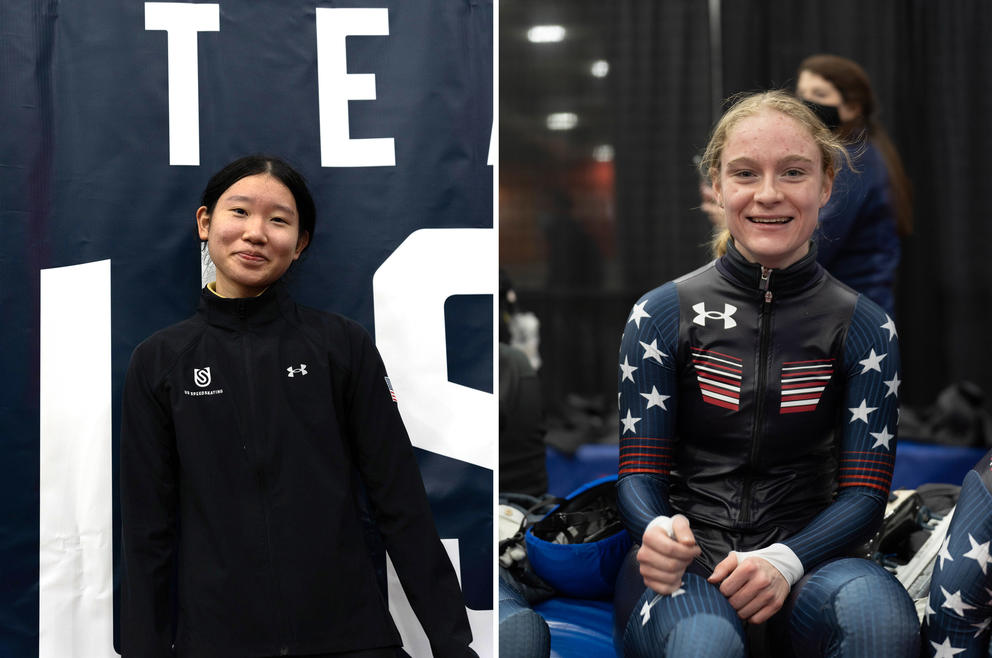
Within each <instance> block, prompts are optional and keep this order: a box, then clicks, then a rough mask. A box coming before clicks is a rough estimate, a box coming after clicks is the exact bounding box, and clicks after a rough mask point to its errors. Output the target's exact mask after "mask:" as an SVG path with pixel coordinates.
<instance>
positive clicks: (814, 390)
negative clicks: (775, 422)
mask: <svg viewBox="0 0 992 658" xmlns="http://www.w3.org/2000/svg"><path fill="white" fill-rule="evenodd" d="M833 374H834V360H833V359H820V360H818V361H786V362H785V363H783V364H782V406H781V408H780V410H779V413H783V414H794V413H799V412H802V411H813V410H814V409H816V404H817V403H818V402H819V401H820V396H821V395H822V394H823V389H825V388H826V387H827V382H829V381H830V377H832V376H833Z"/></svg>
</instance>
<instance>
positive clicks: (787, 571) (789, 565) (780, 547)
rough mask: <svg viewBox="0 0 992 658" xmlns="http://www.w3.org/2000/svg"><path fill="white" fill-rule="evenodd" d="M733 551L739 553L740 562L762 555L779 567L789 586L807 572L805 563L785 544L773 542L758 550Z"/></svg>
mask: <svg viewBox="0 0 992 658" xmlns="http://www.w3.org/2000/svg"><path fill="white" fill-rule="evenodd" d="M731 553H734V554H735V555H737V562H738V563H740V562H741V561H742V560H744V558H749V557H760V558H761V559H763V560H765V561H766V562H768V563H769V564H770V565H772V566H773V567H775V568H776V569H778V571H779V573H781V574H782V577H783V578H785V580H786V582H787V583H789V587H792V586H793V585H795V584H796V583H797V582H799V579H800V578H802V577H803V573H805V572H804V571H803V563H802V562H800V561H799V558H798V557H796V554H795V553H793V552H792V549H791V548H789V547H788V546H786V545H785V544H772V545H771V546H766V547H765V548H759V549H758V550H756V551H731Z"/></svg>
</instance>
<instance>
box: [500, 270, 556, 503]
mask: <svg viewBox="0 0 992 658" xmlns="http://www.w3.org/2000/svg"><path fill="white" fill-rule="evenodd" d="M516 299H517V296H516V293H515V292H514V291H513V285H512V284H511V283H510V279H509V278H508V277H507V276H506V274H505V273H504V272H502V271H501V272H500V277H499V316H500V317H499V490H500V492H501V493H504V492H512V493H522V494H528V495H530V496H541V495H543V494H544V493H546V492H547V490H548V472H547V469H546V468H545V463H544V462H545V448H544V433H545V429H544V424H543V415H544V412H543V409H542V405H541V387H540V384H539V382H538V379H537V372H536V370H535V369H534V366H533V365H532V361H531V359H530V358H528V355H527V353H525V352H524V351H523V350H522V349H520V348H518V347H516V346H515V345H512V344H511V341H512V332H511V327H512V324H513V319H514V317H518V316H520V315H526V316H530V317H533V314H532V313H529V314H523V313H520V312H519V311H518V310H517V305H516ZM530 324H531V325H533V326H534V334H533V338H534V348H535V350H534V354H535V356H536V330H537V319H536V317H535V318H534V319H533V322H532V323H530ZM538 359H539V357H538ZM539 362H540V361H538V363H539Z"/></svg>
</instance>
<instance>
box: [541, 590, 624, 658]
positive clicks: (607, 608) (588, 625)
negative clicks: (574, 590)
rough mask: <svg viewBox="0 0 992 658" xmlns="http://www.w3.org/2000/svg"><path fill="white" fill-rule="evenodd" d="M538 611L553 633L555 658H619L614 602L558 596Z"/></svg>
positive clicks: (552, 657)
mask: <svg viewBox="0 0 992 658" xmlns="http://www.w3.org/2000/svg"><path fill="white" fill-rule="evenodd" d="M534 610H536V611H537V613H538V614H540V615H541V616H542V617H544V619H545V621H547V622H548V628H549V629H550V630H551V658H616V653H615V652H614V651H613V603H612V602H607V601H590V600H585V599H568V598H565V597H558V598H554V599H549V600H547V601H544V602H543V603H538V604H537V605H535V606H534Z"/></svg>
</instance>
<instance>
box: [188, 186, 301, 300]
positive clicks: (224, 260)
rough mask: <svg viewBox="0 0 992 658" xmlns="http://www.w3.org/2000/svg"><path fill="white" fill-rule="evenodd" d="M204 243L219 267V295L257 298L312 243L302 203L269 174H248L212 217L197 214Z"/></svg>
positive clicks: (230, 190) (229, 190) (203, 210)
mask: <svg viewBox="0 0 992 658" xmlns="http://www.w3.org/2000/svg"><path fill="white" fill-rule="evenodd" d="M196 221H197V227H198V229H199V233H200V239H201V240H206V241H207V247H208V249H209V251H210V258H211V259H212V260H213V262H214V265H215V266H216V268H217V293H218V294H220V295H222V296H224V297H252V296H254V295H257V294H259V293H261V292H262V291H263V290H265V288H267V287H268V286H270V285H272V284H273V283H275V282H276V281H278V280H279V278H280V277H281V276H282V275H283V274H285V272H286V270H287V269H289V266H290V265H292V263H293V261H294V260H296V259H297V258H299V256H300V253H301V252H302V251H303V249H304V248H305V247H306V245H307V242H308V241H309V235H307V234H306V232H304V233H303V234H302V235H301V234H300V220H299V214H298V212H297V209H296V200H295V199H294V198H293V193H292V192H290V191H289V188H288V187H286V186H285V185H284V184H283V183H282V182H281V181H279V179H277V178H275V177H274V176H271V175H269V174H256V175H253V176H245V177H244V178H242V179H240V180H238V181H237V182H235V183H234V184H233V185H231V187H229V188H227V189H226V190H225V191H224V192H223V193H222V194H221V195H220V198H219V199H218V200H217V203H216V205H215V206H214V210H213V212H212V213H208V212H207V208H206V207H202V206H201V207H200V209H199V210H197V213H196Z"/></svg>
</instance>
